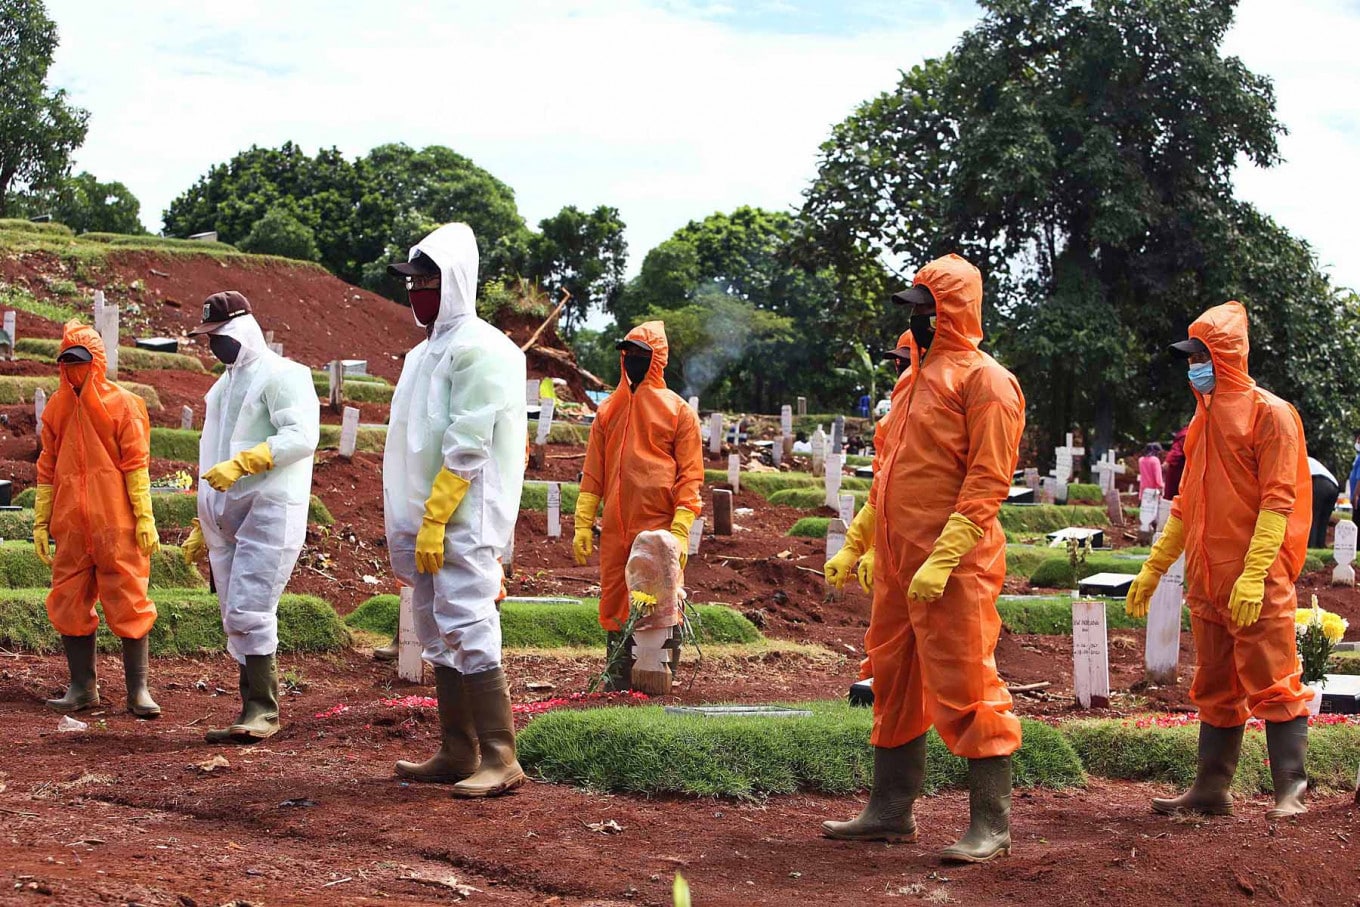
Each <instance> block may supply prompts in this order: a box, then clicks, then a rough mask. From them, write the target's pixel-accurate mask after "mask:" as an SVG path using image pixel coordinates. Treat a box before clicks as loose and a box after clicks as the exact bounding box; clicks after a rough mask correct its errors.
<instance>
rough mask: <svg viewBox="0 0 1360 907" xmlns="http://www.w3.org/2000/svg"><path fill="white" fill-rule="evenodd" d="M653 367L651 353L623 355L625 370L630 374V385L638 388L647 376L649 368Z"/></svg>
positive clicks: (635, 388)
mask: <svg viewBox="0 0 1360 907" xmlns="http://www.w3.org/2000/svg"><path fill="white" fill-rule="evenodd" d="M651 367H652V354H651V353H640V352H639V353H626V354H624V357H623V371H624V374H626V375H627V376H628V386H629V387H631V388H632V389H633V390H637V386H638V385H639V384H641V383H642V379H643V378H646V377H647V370H648V369H650V368H651Z"/></svg>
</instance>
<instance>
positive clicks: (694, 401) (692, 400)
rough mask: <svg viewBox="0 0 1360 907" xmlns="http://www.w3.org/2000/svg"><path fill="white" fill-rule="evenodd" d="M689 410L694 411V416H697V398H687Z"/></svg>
mask: <svg viewBox="0 0 1360 907" xmlns="http://www.w3.org/2000/svg"><path fill="white" fill-rule="evenodd" d="M689 408H690V409H691V410H693V411H694V415H696V416H697V415H699V398H698V397H690V398H689Z"/></svg>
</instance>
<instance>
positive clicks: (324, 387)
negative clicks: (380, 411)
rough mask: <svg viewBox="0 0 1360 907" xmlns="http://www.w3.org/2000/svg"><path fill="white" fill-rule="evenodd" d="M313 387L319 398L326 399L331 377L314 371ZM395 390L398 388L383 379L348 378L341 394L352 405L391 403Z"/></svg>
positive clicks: (329, 389)
mask: <svg viewBox="0 0 1360 907" xmlns="http://www.w3.org/2000/svg"><path fill="white" fill-rule="evenodd" d="M312 387H314V388H316V395H317V396H318V397H320V398H321V399H323V400H324V399H326V397H327V395H329V394H330V391H331V384H330V376H329V375H327V374H326V373H325V372H318V371H313V372H312ZM395 390H396V388H394V387H393V386H392V385H390V384H388V383H387V382H386V381H383V380H382V379H379V380H378V381H371V380H359V379H356V378H346V379H345V381H344V387H343V388H342V390H341V393H343V394H344V395H345V400H346V401H348V402H350V403H391V402H392V394H393V392H394V391H395Z"/></svg>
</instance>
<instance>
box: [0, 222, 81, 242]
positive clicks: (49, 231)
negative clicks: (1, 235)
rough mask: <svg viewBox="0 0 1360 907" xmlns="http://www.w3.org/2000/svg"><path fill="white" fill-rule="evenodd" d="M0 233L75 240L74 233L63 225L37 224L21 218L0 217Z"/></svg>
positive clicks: (53, 223)
mask: <svg viewBox="0 0 1360 907" xmlns="http://www.w3.org/2000/svg"><path fill="white" fill-rule="evenodd" d="M0 231H4V232H6V233H31V234H33V235H35V236H53V237H58V236H59V237H62V238H64V239H73V238H75V235H76V234H75V231H74V230H72V229H71V228H70V227H68V226H66V225H65V224H59V223H56V222H55V221H46V222H41V223H40V222H37V221H31V220H27V219H25V218H22V217H0Z"/></svg>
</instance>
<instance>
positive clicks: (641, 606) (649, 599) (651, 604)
mask: <svg viewBox="0 0 1360 907" xmlns="http://www.w3.org/2000/svg"><path fill="white" fill-rule="evenodd" d="M629 598H631V599H632V600H633V607H634V608H636V609H637V610H638V613H640V614H651V613H652V610H653V609H654V608H655V607H656V596H655V595H648V594H647V593H646V592H637V591H634V592H630V593H629Z"/></svg>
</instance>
